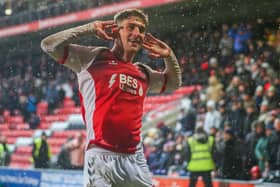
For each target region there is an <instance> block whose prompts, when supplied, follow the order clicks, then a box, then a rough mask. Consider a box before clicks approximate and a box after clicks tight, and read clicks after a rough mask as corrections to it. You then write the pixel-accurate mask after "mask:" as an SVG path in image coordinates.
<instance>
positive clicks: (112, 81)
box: [109, 73, 117, 88]
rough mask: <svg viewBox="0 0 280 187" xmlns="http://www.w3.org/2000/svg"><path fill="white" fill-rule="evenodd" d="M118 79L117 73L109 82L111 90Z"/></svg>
mask: <svg viewBox="0 0 280 187" xmlns="http://www.w3.org/2000/svg"><path fill="white" fill-rule="evenodd" d="M116 77H117V74H116V73H115V74H113V75H112V76H111V78H110V81H109V88H112V86H113V84H114V83H115V82H116Z"/></svg>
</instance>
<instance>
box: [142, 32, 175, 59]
mask: <svg viewBox="0 0 280 187" xmlns="http://www.w3.org/2000/svg"><path fill="white" fill-rule="evenodd" d="M142 46H143V47H144V48H145V49H146V50H147V51H148V52H149V55H150V56H151V57H154V58H166V57H169V55H170V53H171V49H170V47H169V46H168V45H167V44H166V43H164V42H163V41H161V40H159V39H157V38H156V37H154V36H153V35H152V34H151V33H148V34H146V36H145V39H144V42H143V44H142Z"/></svg>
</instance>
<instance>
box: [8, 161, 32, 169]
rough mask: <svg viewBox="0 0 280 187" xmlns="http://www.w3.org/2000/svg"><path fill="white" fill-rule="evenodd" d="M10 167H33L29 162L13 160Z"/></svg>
mask: <svg viewBox="0 0 280 187" xmlns="http://www.w3.org/2000/svg"><path fill="white" fill-rule="evenodd" d="M9 167H11V168H20V169H28V168H30V167H31V164H29V163H21V162H11V163H10V165H9Z"/></svg>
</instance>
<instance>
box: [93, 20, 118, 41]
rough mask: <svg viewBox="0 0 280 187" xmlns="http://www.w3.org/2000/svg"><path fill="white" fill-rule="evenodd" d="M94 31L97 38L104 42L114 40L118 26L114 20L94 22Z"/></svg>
mask: <svg viewBox="0 0 280 187" xmlns="http://www.w3.org/2000/svg"><path fill="white" fill-rule="evenodd" d="M93 29H94V31H95V34H96V36H97V37H99V38H101V39H104V40H113V39H114V34H115V31H116V30H117V29H118V26H117V24H115V22H114V21H113V20H109V21H95V22H93Z"/></svg>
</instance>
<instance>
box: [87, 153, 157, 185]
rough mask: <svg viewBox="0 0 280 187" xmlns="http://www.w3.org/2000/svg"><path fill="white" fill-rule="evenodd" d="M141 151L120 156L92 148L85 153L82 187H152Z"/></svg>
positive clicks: (119, 154)
mask: <svg viewBox="0 0 280 187" xmlns="http://www.w3.org/2000/svg"><path fill="white" fill-rule="evenodd" d="M152 186H153V184H152V175H151V173H150V171H149V168H148V166H147V163H146V159H145V157H144V154H143V151H141V152H137V153H135V154H121V153H115V152H111V151H108V150H105V149H102V148H98V147H93V148H91V149H89V150H87V151H86V154H85V165H84V187H152Z"/></svg>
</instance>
